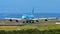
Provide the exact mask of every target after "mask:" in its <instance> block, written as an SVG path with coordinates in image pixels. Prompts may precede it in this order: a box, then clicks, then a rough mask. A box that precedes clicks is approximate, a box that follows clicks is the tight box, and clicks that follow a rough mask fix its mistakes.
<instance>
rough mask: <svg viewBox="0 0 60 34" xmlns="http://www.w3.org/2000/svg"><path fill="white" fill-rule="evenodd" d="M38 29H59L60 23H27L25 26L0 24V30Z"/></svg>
mask: <svg viewBox="0 0 60 34" xmlns="http://www.w3.org/2000/svg"><path fill="white" fill-rule="evenodd" d="M35 28H37V29H39V30H49V29H60V25H45V26H38V25H37V24H28V25H25V26H0V30H5V31H13V30H21V29H24V30H26V29H35Z"/></svg>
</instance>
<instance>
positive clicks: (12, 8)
mask: <svg viewBox="0 0 60 34" xmlns="http://www.w3.org/2000/svg"><path fill="white" fill-rule="evenodd" d="M33 8H34V9H35V13H60V0H0V13H27V12H28V13H30V12H31V11H32V9H33Z"/></svg>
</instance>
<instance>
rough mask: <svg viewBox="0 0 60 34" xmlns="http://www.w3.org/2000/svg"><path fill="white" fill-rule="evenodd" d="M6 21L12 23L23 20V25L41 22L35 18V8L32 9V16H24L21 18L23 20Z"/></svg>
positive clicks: (11, 19)
mask: <svg viewBox="0 0 60 34" xmlns="http://www.w3.org/2000/svg"><path fill="white" fill-rule="evenodd" d="M5 19H6V20H10V21H13V20H16V21H21V20H23V23H36V22H39V21H38V20H39V19H38V18H35V16H34V8H33V9H32V12H31V14H23V15H22V16H21V18H7V17H6V18H5Z"/></svg>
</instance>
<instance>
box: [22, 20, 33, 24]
mask: <svg viewBox="0 0 60 34" xmlns="http://www.w3.org/2000/svg"><path fill="white" fill-rule="evenodd" d="M23 23H34V20H26V21H23Z"/></svg>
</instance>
